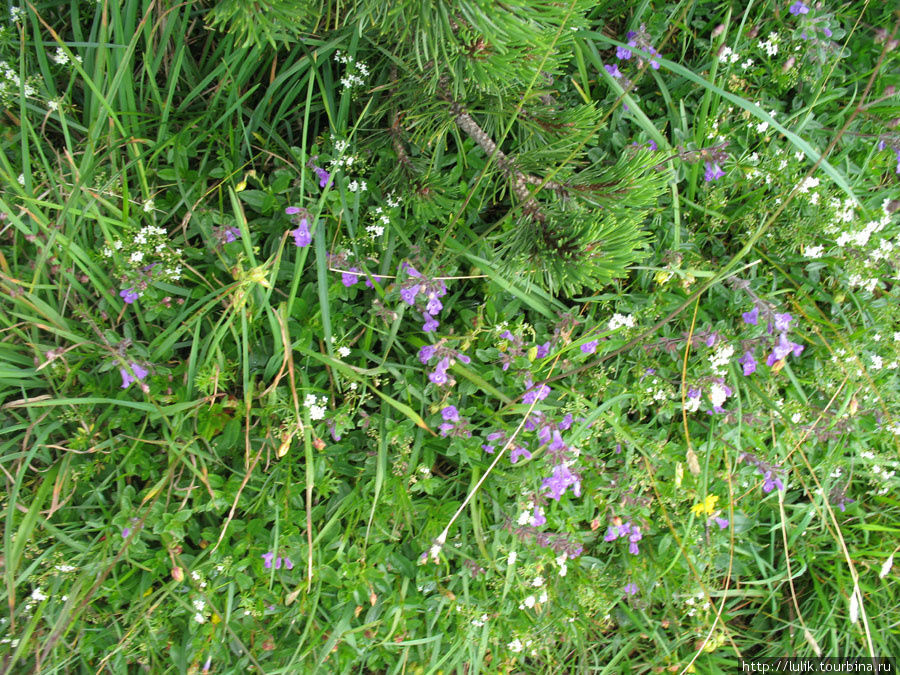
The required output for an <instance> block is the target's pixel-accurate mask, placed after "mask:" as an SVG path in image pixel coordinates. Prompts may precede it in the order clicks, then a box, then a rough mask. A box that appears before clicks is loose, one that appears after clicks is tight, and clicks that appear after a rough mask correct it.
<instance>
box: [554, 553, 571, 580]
mask: <svg viewBox="0 0 900 675" xmlns="http://www.w3.org/2000/svg"><path fill="white" fill-rule="evenodd" d="M567 557H568V556H567V555H566V552H565V551H563V552H562V554H561V555H560V556H559V557H558V558H557V559H556V564H557V565H559V576H561V577H564V576H566V574H568V572H569V568H568V566H567V565H566V558H567Z"/></svg>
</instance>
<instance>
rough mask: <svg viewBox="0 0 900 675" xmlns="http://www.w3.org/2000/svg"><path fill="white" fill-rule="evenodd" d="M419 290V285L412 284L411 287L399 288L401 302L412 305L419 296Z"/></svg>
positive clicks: (420, 286)
mask: <svg viewBox="0 0 900 675" xmlns="http://www.w3.org/2000/svg"><path fill="white" fill-rule="evenodd" d="M421 288H422V285H421V284H413V285H412V286H407V287H406V288H401V289H400V297H401V298H403V302H405V303H406V304H407V305H414V304H415V302H416V296H417V295H418V294H419V290H420V289H421Z"/></svg>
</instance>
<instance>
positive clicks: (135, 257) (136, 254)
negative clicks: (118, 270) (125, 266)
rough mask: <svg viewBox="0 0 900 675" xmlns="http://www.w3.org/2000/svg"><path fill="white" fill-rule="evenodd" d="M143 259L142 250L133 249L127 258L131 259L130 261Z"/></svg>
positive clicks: (134, 261) (136, 261) (135, 261)
mask: <svg viewBox="0 0 900 675" xmlns="http://www.w3.org/2000/svg"><path fill="white" fill-rule="evenodd" d="M143 259H144V252H143V251H135V252H134V253H132V254H131V257H130V258H129V259H128V260H129V261H131V262H132V263H139V262H141V260H143Z"/></svg>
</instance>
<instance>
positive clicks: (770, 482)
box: [762, 471, 784, 493]
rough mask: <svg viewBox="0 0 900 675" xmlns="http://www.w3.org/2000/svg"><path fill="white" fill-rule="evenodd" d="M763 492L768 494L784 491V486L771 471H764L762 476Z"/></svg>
mask: <svg viewBox="0 0 900 675" xmlns="http://www.w3.org/2000/svg"><path fill="white" fill-rule="evenodd" d="M762 488H763V492H765V493H769V492H771V491H772V490H775V489H778V490H784V484H783V483H782V482H781V481H780V480H779V479H778V476H776V475H775V474H774V473H773V472H772V471H766V472H765V473H764V474H763V486H762Z"/></svg>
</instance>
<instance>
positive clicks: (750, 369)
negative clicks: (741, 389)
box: [738, 351, 756, 376]
mask: <svg viewBox="0 0 900 675" xmlns="http://www.w3.org/2000/svg"><path fill="white" fill-rule="evenodd" d="M738 363H740V364H741V365H742V366H743V367H744V375H745V376H747V375H752V374H753V373H755V372H756V359H754V358H753V352H750V351H746V352H744V355H743V356H742V357H741V358H739V359H738Z"/></svg>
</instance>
